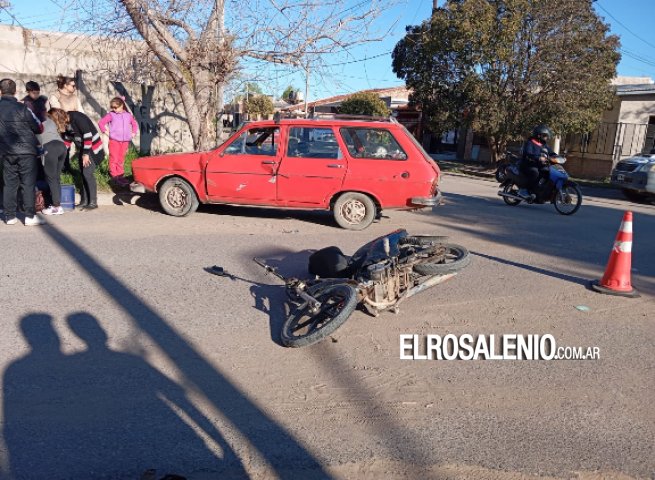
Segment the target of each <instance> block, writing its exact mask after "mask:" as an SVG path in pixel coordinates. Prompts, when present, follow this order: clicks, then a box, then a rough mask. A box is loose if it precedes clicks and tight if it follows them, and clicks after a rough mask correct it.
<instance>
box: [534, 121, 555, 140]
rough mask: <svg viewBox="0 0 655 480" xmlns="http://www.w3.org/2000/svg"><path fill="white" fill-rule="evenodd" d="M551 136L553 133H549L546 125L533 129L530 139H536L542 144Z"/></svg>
mask: <svg viewBox="0 0 655 480" xmlns="http://www.w3.org/2000/svg"><path fill="white" fill-rule="evenodd" d="M552 136H553V132H551V131H550V128H548V127H547V126H546V125H537V126H536V127H534V130H532V138H536V139H537V140H539V141H541V142H543V143H547V142H548V140H550V138H551V137H552Z"/></svg>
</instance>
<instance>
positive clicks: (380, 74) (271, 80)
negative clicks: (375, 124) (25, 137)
mask: <svg viewBox="0 0 655 480" xmlns="http://www.w3.org/2000/svg"><path fill="white" fill-rule="evenodd" d="M70 1H71V0H10V3H11V8H10V11H9V12H8V11H7V10H0V23H2V24H12V23H13V24H14V25H21V26H24V27H25V28H31V29H35V30H53V31H58V30H60V29H61V28H62V26H64V25H65V22H63V21H62V19H63V18H64V12H65V11H66V10H65V9H66V6H67V4H69V3H70ZM356 1H358V0H353V2H356ZM442 3H443V0H440V1H439V4H440V5H441V4H442ZM594 8H595V9H596V11H597V13H598V14H599V15H600V16H601V17H603V18H604V19H605V22H606V23H608V24H609V25H610V26H611V31H612V33H614V34H616V35H618V36H619V37H620V38H621V53H622V59H621V63H620V64H619V66H618V74H619V75H624V76H646V77H651V78H653V79H655V37H653V36H652V35H651V31H652V17H653V13H655V0H597V1H596V2H595V3H594ZM431 9H432V0H397V4H396V5H395V6H394V7H393V8H390V9H388V10H386V11H385V12H384V13H383V14H382V15H381V17H380V18H379V20H378V21H379V23H378V29H379V30H380V31H386V30H388V29H389V28H391V32H390V33H389V34H388V35H386V37H385V38H384V40H382V41H381V42H377V43H374V44H368V45H362V46H360V47H358V48H355V49H353V50H352V51H351V52H350V54H349V56H348V57H344V56H343V55H339V56H334V57H328V58H325V60H324V61H325V63H326V64H329V65H332V66H331V67H330V68H329V72H328V73H325V72H321V73H320V74H319V73H316V72H315V73H314V74H312V72H311V71H310V75H309V100H315V99H320V98H325V97H329V96H333V95H341V94H345V93H352V92H356V91H359V90H365V89H369V88H386V87H394V86H401V85H403V81H402V80H400V79H398V78H397V77H396V76H395V75H394V73H393V71H392V69H391V50H393V47H394V46H395V45H396V43H397V42H398V41H399V40H400V39H401V38H402V37H403V36H404V33H405V26H406V25H417V24H419V23H420V22H421V21H423V20H424V19H426V18H428V17H429V15H430V11H431ZM72 13H73V14H74V12H72ZM67 15H71V11H70V10H68V13H67ZM62 73H65V72H62ZM305 80H306V74H305V72H304V71H294V70H289V69H279V68H274V67H270V66H264V67H262V65H261V64H259V65H258V67H256V68H255V67H254V66H252V65H249V64H246V65H245V70H244V72H243V73H242V75H241V77H240V82H236V83H235V84H234V85H233V87H232V89H228V90H227V92H226V96H228V97H229V96H230V95H233V94H234V90H238V89H240V88H242V84H243V82H246V81H252V82H255V83H257V84H258V85H259V86H260V87H261V89H262V90H263V92H264V93H267V94H272V95H276V96H279V95H280V94H281V93H282V91H284V89H285V88H286V87H287V86H289V85H292V86H293V87H295V88H297V89H299V90H301V91H302V92H304V90H305ZM226 100H227V101H229V100H230V98H226Z"/></svg>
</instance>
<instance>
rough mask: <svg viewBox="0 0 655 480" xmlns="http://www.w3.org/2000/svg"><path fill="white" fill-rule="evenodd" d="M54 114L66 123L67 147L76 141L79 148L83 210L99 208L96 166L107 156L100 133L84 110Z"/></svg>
mask: <svg viewBox="0 0 655 480" xmlns="http://www.w3.org/2000/svg"><path fill="white" fill-rule="evenodd" d="M52 110H59V109H51V111H52ZM53 114H54V117H53V119H54V118H55V117H56V118H57V119H58V120H57V122H65V123H66V130H65V132H64V133H63V135H62V137H63V139H64V143H65V144H66V146H67V147H70V145H72V144H73V143H74V144H75V149H76V150H77V160H78V162H79V166H80V171H81V172H82V188H81V190H80V195H81V197H82V199H81V201H80V204H79V206H80V207H81V210H82V211H89V210H95V209H96V208H98V185H97V182H96V178H95V176H94V173H95V171H96V167H97V166H98V165H100V164H101V163H102V161H103V160H104V158H105V151H104V150H103V148H102V139H101V138H100V133H98V129H97V128H96V127H95V125H94V124H93V121H91V119H90V118H89V117H87V116H86V115H85V114H83V113H82V112H77V111H70V112H65V111H63V110H59V111H58V112H53ZM58 124H60V123H58Z"/></svg>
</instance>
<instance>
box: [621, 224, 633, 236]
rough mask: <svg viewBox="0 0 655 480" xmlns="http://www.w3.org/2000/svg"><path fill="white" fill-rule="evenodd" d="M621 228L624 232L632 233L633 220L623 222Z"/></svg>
mask: <svg viewBox="0 0 655 480" xmlns="http://www.w3.org/2000/svg"><path fill="white" fill-rule="evenodd" d="M619 230H621V231H622V232H623V233H632V222H621V228H620V229H619Z"/></svg>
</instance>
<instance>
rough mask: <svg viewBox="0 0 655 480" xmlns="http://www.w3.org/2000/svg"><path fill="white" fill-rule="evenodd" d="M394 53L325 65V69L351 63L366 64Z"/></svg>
mask: <svg viewBox="0 0 655 480" xmlns="http://www.w3.org/2000/svg"><path fill="white" fill-rule="evenodd" d="M391 52H392V50H389V51H388V52H384V53H380V54H378V55H373V56H372V57H364V58H360V59H358V60H351V61H349V62H341V63H330V64H328V65H324V66H325V67H337V66H339V65H350V64H351V63H359V62H366V61H368V60H373V59H374V58H378V57H383V56H385V55H389V54H390V53H391Z"/></svg>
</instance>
